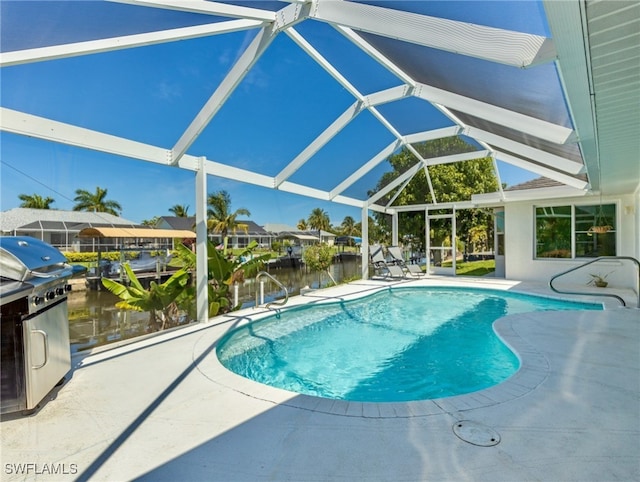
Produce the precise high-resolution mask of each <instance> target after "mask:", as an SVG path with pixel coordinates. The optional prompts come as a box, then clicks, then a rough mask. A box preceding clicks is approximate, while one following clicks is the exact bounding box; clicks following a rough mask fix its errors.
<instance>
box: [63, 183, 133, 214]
mask: <svg viewBox="0 0 640 482" xmlns="http://www.w3.org/2000/svg"><path fill="white" fill-rule="evenodd" d="M106 197H107V190H106V189H102V188H101V187H96V192H95V194H92V193H90V192H89V191H86V190H84V189H76V197H75V198H74V199H73V200H74V201H75V202H76V205H75V206H74V207H73V210H74V211H92V212H95V213H109V214H113V215H114V216H118V215H119V214H120V211H122V206H120V204H119V203H117V202H116V201H111V200H107V199H105V198H106Z"/></svg>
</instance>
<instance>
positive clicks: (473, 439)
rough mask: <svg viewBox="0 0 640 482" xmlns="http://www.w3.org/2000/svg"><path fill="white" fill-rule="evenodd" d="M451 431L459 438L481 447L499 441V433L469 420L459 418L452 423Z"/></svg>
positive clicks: (495, 443)
mask: <svg viewBox="0 0 640 482" xmlns="http://www.w3.org/2000/svg"><path fill="white" fill-rule="evenodd" d="M453 433H455V434H456V435H457V437H458V438H459V439H460V440H464V441H465V442H468V443H470V444H473V445H479V446H481V447H491V446H492V445H497V444H499V443H500V434H498V432H496V431H495V430H493V429H492V428H490V427H487V426H486V425H482V424H481V423H478V422H472V421H471V420H460V421H459V422H456V423H455V424H453Z"/></svg>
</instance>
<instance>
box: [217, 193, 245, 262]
mask: <svg viewBox="0 0 640 482" xmlns="http://www.w3.org/2000/svg"><path fill="white" fill-rule="evenodd" d="M207 204H208V205H209V206H210V208H209V209H207V218H208V219H207V229H209V230H210V231H213V232H214V233H220V234H221V235H222V240H223V243H224V252H225V253H226V252H227V242H228V234H229V231H231V232H233V233H235V232H236V231H237V230H238V229H242V230H243V231H244V232H245V233H248V232H249V226H248V225H247V224H244V223H239V222H238V221H237V220H236V218H237V217H238V216H239V215H243V216H251V213H250V212H249V210H248V209H245V208H239V209H236V210H235V211H234V212H233V213H231V212H230V210H231V196H230V195H229V193H228V192H227V191H224V190H222V191H218V192H215V193H213V194H209V196H208V197H207Z"/></svg>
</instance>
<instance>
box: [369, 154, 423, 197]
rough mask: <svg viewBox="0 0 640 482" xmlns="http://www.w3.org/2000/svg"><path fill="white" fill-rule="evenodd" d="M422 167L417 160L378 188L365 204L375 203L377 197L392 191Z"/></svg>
mask: <svg viewBox="0 0 640 482" xmlns="http://www.w3.org/2000/svg"><path fill="white" fill-rule="evenodd" d="M421 167H422V163H421V162H417V163H416V164H415V165H414V166H413V167H411V168H409V169H407V170H406V171H405V172H404V173H403V174H401V175H400V176H398V177H396V178H395V179H394V180H393V181H391V182H390V183H389V184H387V185H386V186H385V187H384V188H382V189H380V190H379V191H378V192H377V193H375V194H374V195H373V196H371V197H370V198H369V199H367V204H368V205H371V204H373V203H375V202H376V201H377V200H378V199H380V198H382V197H383V196H385V195H386V194H387V193H389V192H391V191H393V190H394V189H395V188H397V187H398V186H400V185H401V184H403V183H404V182H405V181H406V180H407V179H411V178H412V177H413V176H415V175H416V173H417V172H418V171H419V170H420V168H421Z"/></svg>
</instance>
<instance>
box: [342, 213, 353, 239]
mask: <svg viewBox="0 0 640 482" xmlns="http://www.w3.org/2000/svg"><path fill="white" fill-rule="evenodd" d="M340 227H341V228H342V233H343V234H345V235H346V236H353V235H354V234H357V231H356V220H355V219H353V218H352V217H351V216H345V218H344V219H343V220H342V224H341V225H340Z"/></svg>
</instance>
